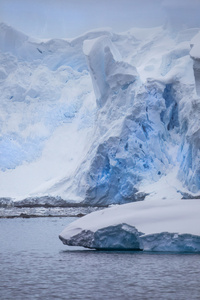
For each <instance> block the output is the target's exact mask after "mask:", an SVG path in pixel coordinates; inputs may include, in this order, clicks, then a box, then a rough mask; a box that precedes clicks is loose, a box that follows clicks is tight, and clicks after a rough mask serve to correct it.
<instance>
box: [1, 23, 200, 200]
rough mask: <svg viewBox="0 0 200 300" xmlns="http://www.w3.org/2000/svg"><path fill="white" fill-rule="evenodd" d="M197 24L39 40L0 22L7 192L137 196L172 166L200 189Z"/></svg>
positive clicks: (71, 197) (68, 197)
mask: <svg viewBox="0 0 200 300" xmlns="http://www.w3.org/2000/svg"><path fill="white" fill-rule="evenodd" d="M198 31H199V30H198V29H189V30H183V31H181V32H180V33H177V32H176V34H174V35H171V33H170V32H169V31H167V30H164V29H163V28H154V29H133V30H130V31H128V32H126V33H123V34H114V33H112V32H109V31H105V30H99V31H92V32H89V33H86V34H85V35H83V36H81V37H78V38H77V39H74V40H70V41H69V40H64V39H63V40H47V41H39V40H33V39H31V38H29V37H27V36H25V35H23V34H21V33H19V32H16V31H15V30H13V29H12V28H10V27H8V26H6V25H5V24H1V25H0V61H1V67H0V92H1V103H0V105H1V111H0V130H1V136H0V151H1V156H0V168H1V171H0V190H1V193H2V196H4V197H13V195H14V196H15V195H16V191H17V192H18V191H19V193H20V195H21V194H27V195H28V196H29V197H30V196H31V197H40V196H47V195H49V196H50V197H51V196H52V197H54V198H55V197H57V196H58V197H61V198H62V199H64V200H68V201H69V200H70V201H78V202H79V201H84V203H87V204H88V203H90V204H94V205H97V204H98V205H108V204H112V203H126V202H131V201H139V200H142V199H144V198H145V196H146V194H147V193H148V192H147V190H145V188H144V185H145V184H147V185H148V184H152V183H155V182H157V181H159V180H162V178H165V175H167V174H168V173H169V172H171V171H172V170H173V169H178V170H179V171H178V178H179V179H180V180H181V183H183V184H184V188H185V189H186V190H187V191H188V192H194V193H197V192H198V191H199V190H200V181H199V178H200V176H199V174H200V170H199V165H200V164H199V157H200V155H199V130H200V129H199V124H200V122H199V115H200V108H199V107H200V100H199V97H198V96H197V95H196V93H195V80H194V76H193V66H192V64H193V61H192V59H191V57H192V58H193V59H194V60H198V55H197V54H198V53H197V54H196V51H197V50H195V49H197V48H196V46H197V45H198V43H197V42H195V43H193V44H194V46H193V48H192V50H191V49H190V44H191V43H192V42H191V39H192V37H194V36H195V35H196V34H197V32H198ZM195 45H196V46H195ZM190 51H191V52H190ZM197 52H198V51H197ZM190 56H191V57H190ZM195 64H196V61H195ZM195 68H196V67H195ZM196 69H197V68H196ZM197 75H198V74H197ZM197 75H195V78H196V88H197V92H198V76H197ZM24 178H26V184H24ZM10 182H12V194H10ZM171 184H172V185H173V184H175V186H174V190H177V193H178V190H180V188H179V187H177V186H176V183H173V182H171ZM166 191H167V189H166ZM0 196H1V195H0ZM163 197H168V195H167V192H165V195H164V196H163Z"/></svg>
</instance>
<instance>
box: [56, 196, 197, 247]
mask: <svg viewBox="0 0 200 300" xmlns="http://www.w3.org/2000/svg"><path fill="white" fill-rule="evenodd" d="M199 209H200V201H199V200H174V199H173V200H171V201H170V200H160V199H159V200H154V201H142V202H137V203H130V204H124V205H120V206H118V205H117V206H114V207H111V208H107V209H105V210H102V211H99V212H93V213H91V214H89V215H87V216H85V217H83V218H81V219H79V220H77V221H74V222H73V223H71V224H70V225H69V226H68V227H66V228H65V229H64V230H63V231H62V232H61V233H60V235H59V237H60V239H61V240H62V242H63V243H64V244H67V245H70V246H83V247H86V248H93V249H99V250H143V251H169V252H200V231H199V228H200V221H199Z"/></svg>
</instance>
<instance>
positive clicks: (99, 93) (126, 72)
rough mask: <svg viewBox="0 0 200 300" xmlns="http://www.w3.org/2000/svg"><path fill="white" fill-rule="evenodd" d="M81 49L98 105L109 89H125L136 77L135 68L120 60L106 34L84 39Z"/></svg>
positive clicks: (109, 91)
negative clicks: (86, 62)
mask: <svg viewBox="0 0 200 300" xmlns="http://www.w3.org/2000/svg"><path fill="white" fill-rule="evenodd" d="M83 50H84V53H85V55H86V57H87V60H88V66H89V70H90V74H91V77H92V81H93V86H94V91H95V95H96V98H97V102H98V103H99V106H100V107H101V106H103V105H104V103H105V101H106V98H107V97H108V95H109V94H110V93H111V91H115V92H116V91H117V90H118V89H119V88H122V89H126V88H127V87H128V85H130V84H131V83H133V82H134V81H135V80H136V79H137V77H138V73H137V70H136V68H135V67H133V66H131V65H129V64H128V63H126V62H123V61H122V58H121V55H120V54H119V52H118V50H117V49H116V47H115V46H114V44H113V43H112V42H111V40H110V39H109V38H108V37H107V36H106V37H105V36H103V37H100V38H98V39H94V40H89V41H87V40H86V41H85V42H84V45H83Z"/></svg>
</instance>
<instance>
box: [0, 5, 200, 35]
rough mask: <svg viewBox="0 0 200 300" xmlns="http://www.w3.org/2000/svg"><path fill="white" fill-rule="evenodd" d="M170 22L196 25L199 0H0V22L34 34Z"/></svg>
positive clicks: (199, 18) (122, 28)
mask: <svg viewBox="0 0 200 300" xmlns="http://www.w3.org/2000/svg"><path fill="white" fill-rule="evenodd" d="M169 15H170V17H171V19H172V20H173V22H175V21H176V22H177V20H178V22H186V23H190V24H191V26H200V0H173V1H172V0H0V22H5V23H7V24H8V25H11V26H13V27H15V28H16V29H18V30H20V31H22V32H24V33H26V34H28V35H31V36H34V37H44V38H49V37H66V38H70V37H75V36H77V35H81V34H82V33H84V32H85V31H89V30H91V29H95V28H102V27H111V28H112V29H113V30H114V31H125V30H128V29H130V28H132V27H152V26H159V25H161V24H164V23H165V21H166V16H168V18H169Z"/></svg>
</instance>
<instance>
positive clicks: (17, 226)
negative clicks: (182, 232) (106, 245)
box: [0, 217, 200, 300]
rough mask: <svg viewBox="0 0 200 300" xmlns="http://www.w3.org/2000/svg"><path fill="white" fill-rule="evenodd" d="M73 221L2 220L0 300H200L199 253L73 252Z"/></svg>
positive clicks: (51, 219) (76, 249)
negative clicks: (69, 236) (65, 235)
mask: <svg viewBox="0 0 200 300" xmlns="http://www.w3.org/2000/svg"><path fill="white" fill-rule="evenodd" d="M73 220H75V218H58V217H57V218H30V219H27V218H25V219H24V218H14V219H0V299H1V300H7V299H9V300H12V299H15V300H18V299H19V300H21V299H23V300H24V299H25V300H26V299H28V300H32V299H34V300H35V299H69V300H72V299H77V300H78V299H82V300H86V299H91V300H96V299H99V300H104V299H105V300H106V299H109V300H112V299H113V300H117V299H120V300H126V299H134V300H137V299H141V300H145V299H148V300H149V299H159V300H160V299H164V300H168V299H169V300H170V299H176V300H177V299H181V300H184V299H185V300H186V299H187V300H188V299H190V300H191V299H200V254H175V253H171V254H170V253H143V252H112V251H110V252H109V251H108V252H105V251H102V252H101V251H95V250H86V249H84V248H78V247H75V248H70V247H68V246H65V245H63V244H62V243H61V241H60V240H59V239H58V234H59V233H60V232H61V231H62V230H63V229H64V227H65V226H66V225H67V224H69V223H70V222H72V221H73Z"/></svg>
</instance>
